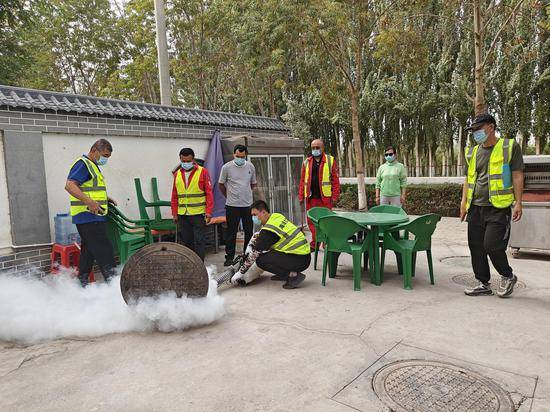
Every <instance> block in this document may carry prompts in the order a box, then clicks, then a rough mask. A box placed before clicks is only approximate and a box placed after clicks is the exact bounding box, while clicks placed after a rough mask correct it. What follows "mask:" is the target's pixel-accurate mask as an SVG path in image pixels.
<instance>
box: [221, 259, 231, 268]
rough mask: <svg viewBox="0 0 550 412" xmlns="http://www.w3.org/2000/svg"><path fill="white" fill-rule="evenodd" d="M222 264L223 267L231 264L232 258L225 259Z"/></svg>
mask: <svg viewBox="0 0 550 412" xmlns="http://www.w3.org/2000/svg"><path fill="white" fill-rule="evenodd" d="M223 265H224V266H225V267H227V266H233V259H225V262H223Z"/></svg>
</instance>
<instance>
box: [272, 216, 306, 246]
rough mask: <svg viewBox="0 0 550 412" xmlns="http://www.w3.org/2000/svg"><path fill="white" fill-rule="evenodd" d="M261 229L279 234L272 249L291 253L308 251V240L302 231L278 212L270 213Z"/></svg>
mask: <svg viewBox="0 0 550 412" xmlns="http://www.w3.org/2000/svg"><path fill="white" fill-rule="evenodd" d="M262 230H268V231H270V232H273V233H275V234H276V235H277V236H279V240H278V241H277V243H275V244H274V245H273V246H272V249H273V250H276V251H278V252H282V253H288V254H291V255H308V254H309V253H310V249H309V242H308V241H307V239H306V236H305V235H304V233H303V232H302V231H301V230H300V228H299V227H297V226H296V225H294V223H292V222H291V221H289V220H288V219H287V218H286V217H284V216H283V215H281V214H280V213H273V214H271V216H270V217H269V220H268V221H267V222H266V224H265V225H263V226H262Z"/></svg>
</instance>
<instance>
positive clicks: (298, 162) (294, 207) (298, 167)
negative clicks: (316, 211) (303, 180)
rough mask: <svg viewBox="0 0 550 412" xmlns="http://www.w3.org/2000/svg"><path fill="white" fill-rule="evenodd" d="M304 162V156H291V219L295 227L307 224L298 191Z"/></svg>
mask: <svg viewBox="0 0 550 412" xmlns="http://www.w3.org/2000/svg"><path fill="white" fill-rule="evenodd" d="M303 161H304V157H303V156H289V164H290V188H289V189H290V190H289V193H290V205H291V207H290V209H291V212H292V213H291V217H290V219H292V221H293V222H294V224H295V225H301V224H302V223H304V224H305V221H306V219H305V212H304V211H303V210H302V206H300V202H299V200H298V189H299V187H300V177H301V174H302V163H303Z"/></svg>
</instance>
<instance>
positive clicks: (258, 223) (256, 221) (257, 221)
mask: <svg viewBox="0 0 550 412" xmlns="http://www.w3.org/2000/svg"><path fill="white" fill-rule="evenodd" d="M252 223H254V225H255V226H261V225H262V222H260V218H259V217H258V216H252Z"/></svg>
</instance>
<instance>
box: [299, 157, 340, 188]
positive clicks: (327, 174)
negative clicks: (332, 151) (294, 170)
mask: <svg viewBox="0 0 550 412" xmlns="http://www.w3.org/2000/svg"><path fill="white" fill-rule="evenodd" d="M323 155H324V156H326V158H325V163H324V164H323V170H322V176H321V193H322V194H323V197H332V182H331V177H332V165H333V164H334V157H332V156H331V155H328V154H326V153H324V154H323ZM314 161H315V159H313V162H314ZM304 166H305V168H306V170H305V173H304V199H307V198H308V196H309V195H310V194H311V193H310V187H311V181H310V180H311V170H310V167H309V159H306V160H305V161H304Z"/></svg>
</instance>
